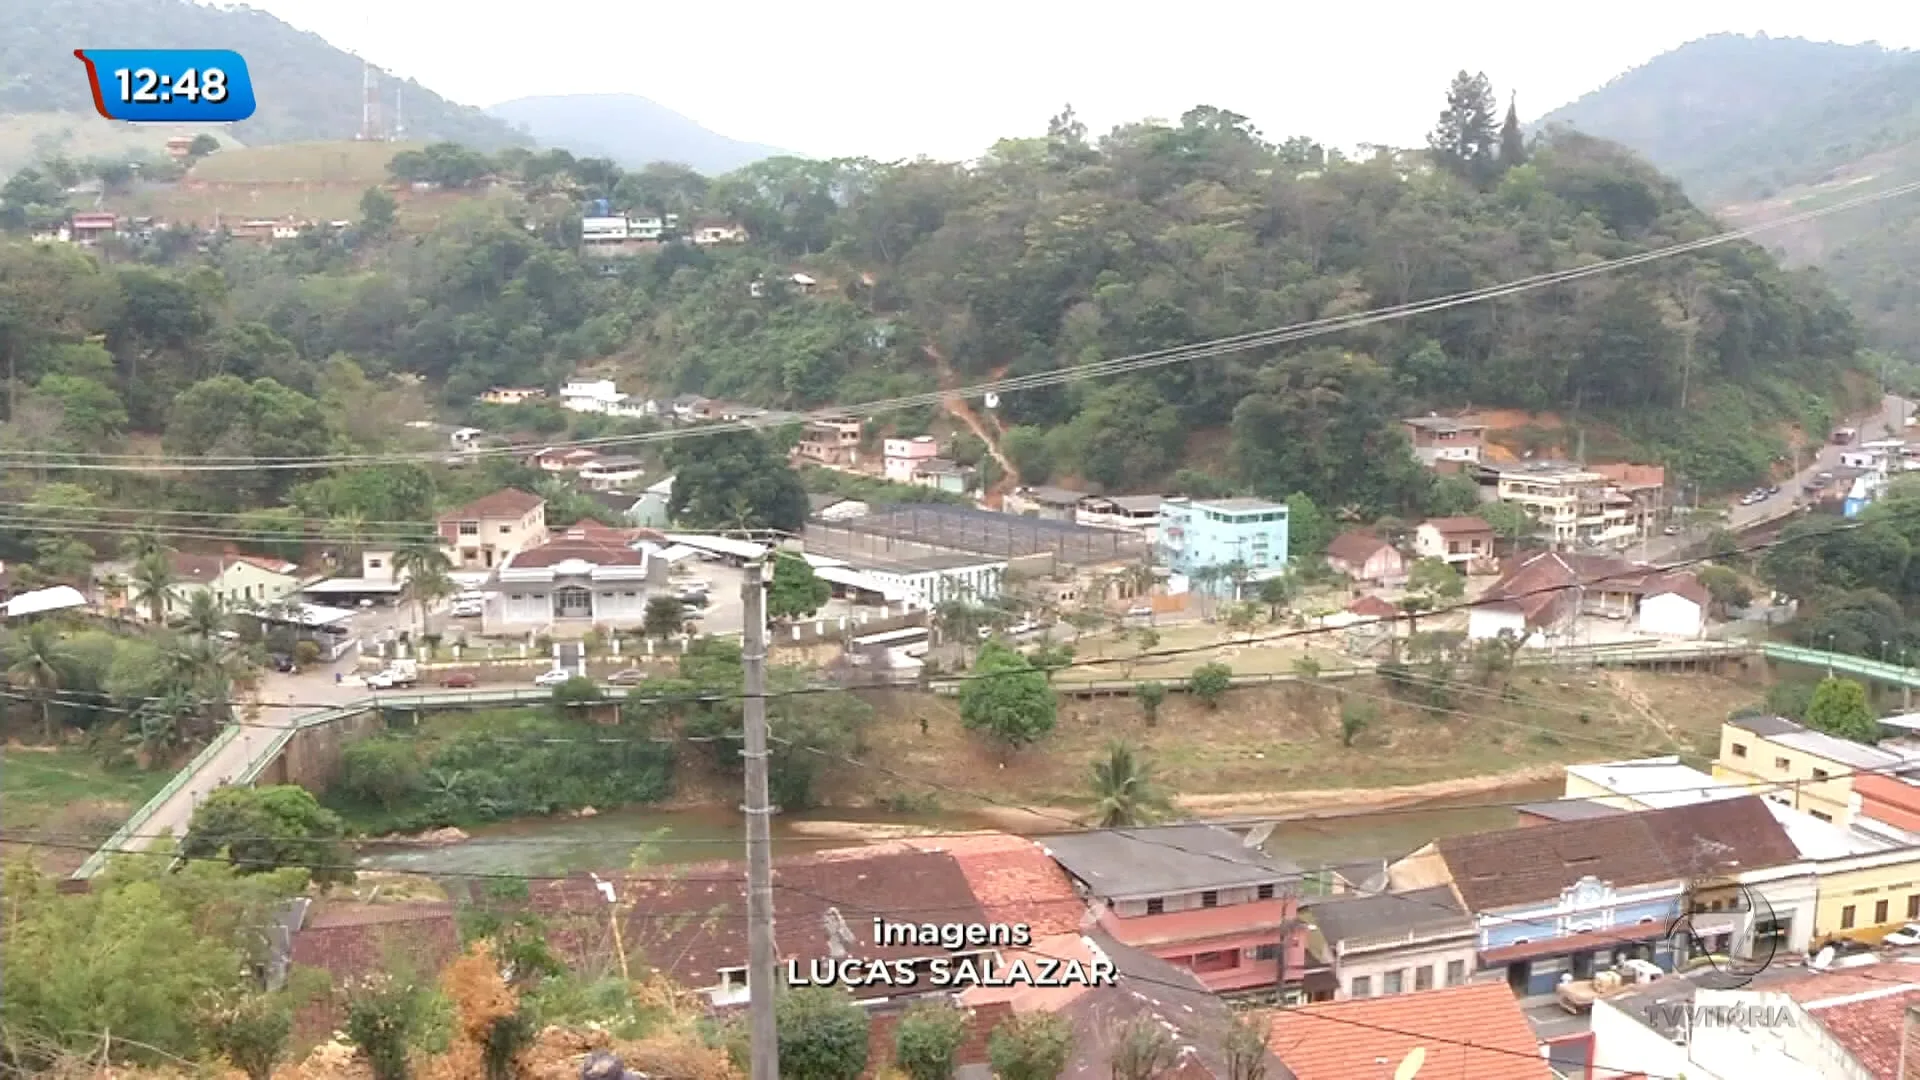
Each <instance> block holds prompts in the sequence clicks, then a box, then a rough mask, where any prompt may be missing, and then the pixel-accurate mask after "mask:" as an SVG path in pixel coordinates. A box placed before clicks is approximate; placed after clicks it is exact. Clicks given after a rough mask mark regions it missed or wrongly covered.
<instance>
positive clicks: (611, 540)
mask: <svg viewBox="0 0 1920 1080" xmlns="http://www.w3.org/2000/svg"><path fill="white" fill-rule="evenodd" d="M638 533H639V530H637V529H636V530H627V529H610V528H608V527H607V526H605V525H600V524H598V523H595V522H581V523H580V524H578V525H574V526H570V527H569V528H568V529H567V530H566V531H565V532H562V533H556V534H555V535H554V536H553V538H552V539H550V540H548V541H547V542H546V543H544V544H541V545H540V546H539V547H531V548H527V549H526V550H524V551H518V552H515V553H514V555H513V557H512V559H511V560H510V561H509V562H507V564H506V566H508V567H511V568H513V569H515V570H540V569H544V568H546V567H550V566H557V565H559V564H560V563H563V562H566V561H567V560H568V559H579V560H582V561H583V562H589V563H592V564H594V565H595V566H645V565H646V563H647V557H646V555H644V554H642V553H641V552H639V551H637V550H635V549H634V547H633V541H634V539H635V538H636V536H637V534H638Z"/></svg>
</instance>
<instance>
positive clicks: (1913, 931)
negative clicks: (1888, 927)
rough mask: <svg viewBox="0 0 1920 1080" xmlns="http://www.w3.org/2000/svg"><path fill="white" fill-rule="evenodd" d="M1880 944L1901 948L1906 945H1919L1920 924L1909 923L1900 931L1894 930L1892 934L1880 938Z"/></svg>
mask: <svg viewBox="0 0 1920 1080" xmlns="http://www.w3.org/2000/svg"><path fill="white" fill-rule="evenodd" d="M1880 944H1882V945H1894V946H1899V947H1903V948H1904V947H1905V946H1908V945H1920V922H1910V923H1908V924H1907V925H1905V926H1903V927H1901V928H1900V929H1898V930H1895V931H1894V932H1893V933H1891V934H1888V935H1887V936H1886V937H1883V938H1881V939H1880Z"/></svg>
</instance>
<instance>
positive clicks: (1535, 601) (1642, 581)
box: [1481, 551, 1662, 626]
mask: <svg viewBox="0 0 1920 1080" xmlns="http://www.w3.org/2000/svg"><path fill="white" fill-rule="evenodd" d="M1661 579H1662V575H1661V574H1660V572H1659V571H1657V570H1655V569H1654V568H1653V567H1651V566H1647V565H1644V564H1639V563H1629V562H1625V561H1623V560H1620V559H1614V558H1609V557H1607V556H1604V555H1579V554H1575V553H1573V552H1563V551H1541V552H1536V553H1534V554H1532V555H1527V556H1523V557H1522V558H1520V559H1518V560H1514V561H1511V562H1510V563H1509V564H1508V565H1507V566H1506V567H1505V568H1504V572H1503V573H1501V575H1500V579H1499V580H1498V581H1495V582H1494V583H1493V585H1492V586H1491V587H1489V588H1488V589H1487V591H1486V593H1485V595H1484V596H1483V597H1482V598H1481V599H1482V603H1487V604H1493V603H1501V602H1503V601H1504V602H1509V603H1513V604H1517V605H1518V606H1519V607H1520V609H1521V611H1522V612H1523V613H1525V615H1526V618H1527V622H1528V623H1529V624H1530V625H1534V626H1539V625H1542V624H1544V623H1547V622H1551V621H1552V620H1553V618H1554V617H1555V616H1556V615H1558V614H1559V613H1560V612H1562V611H1564V610H1565V608H1564V607H1563V605H1566V604H1571V603H1574V602H1575V601H1576V599H1577V596H1576V594H1577V591H1578V590H1577V589H1576V588H1575V586H1577V585H1580V584H1585V585H1587V586H1588V587H1589V588H1594V589H1605V590H1606V591H1608V592H1616V593H1634V594H1642V593H1645V592H1646V588H1647V584H1648V583H1649V582H1651V581H1658V580H1661ZM1549 590H1551V591H1549Z"/></svg>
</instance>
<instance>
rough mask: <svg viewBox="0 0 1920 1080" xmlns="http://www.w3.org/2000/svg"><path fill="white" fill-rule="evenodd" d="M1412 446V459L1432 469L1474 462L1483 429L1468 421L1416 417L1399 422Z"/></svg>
mask: <svg viewBox="0 0 1920 1080" xmlns="http://www.w3.org/2000/svg"><path fill="white" fill-rule="evenodd" d="M1400 423H1401V425H1402V426H1404V427H1405V428H1406V429H1407V440H1408V441H1409V442H1411V443H1412V444H1413V456H1414V457H1417V458H1419V459H1420V463H1421V464H1423V465H1425V466H1427V467H1428V468H1432V467H1433V466H1434V465H1435V464H1437V463H1439V462H1442V461H1451V462H1469V463H1470V462H1477V461H1479V460H1480V457H1481V453H1482V450H1483V447H1484V442H1485V438H1486V432H1487V425H1485V424H1483V423H1481V422H1480V421H1478V420H1476V419H1473V418H1471V417H1453V416H1437V415H1429V416H1416V417H1413V418H1411V419H1407V420H1402V421H1400Z"/></svg>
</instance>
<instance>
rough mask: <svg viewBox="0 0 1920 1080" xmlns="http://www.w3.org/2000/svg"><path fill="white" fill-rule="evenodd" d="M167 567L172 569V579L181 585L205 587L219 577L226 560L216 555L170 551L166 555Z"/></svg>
mask: <svg viewBox="0 0 1920 1080" xmlns="http://www.w3.org/2000/svg"><path fill="white" fill-rule="evenodd" d="M167 565H168V566H169V567H171V568H172V570H173V576H174V579H175V580H176V581H178V582H180V583H181V584H186V583H189V582H191V583H193V584H196V585H206V584H209V583H211V582H213V581H215V580H217V579H218V578H219V577H220V571H221V569H222V568H223V567H225V566H226V560H225V559H223V558H222V557H220V556H218V555H200V554H196V553H194V552H191V551H172V552H168V553H167Z"/></svg>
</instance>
